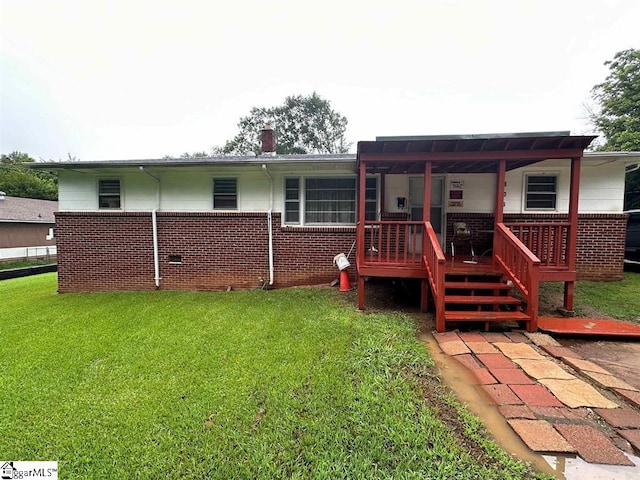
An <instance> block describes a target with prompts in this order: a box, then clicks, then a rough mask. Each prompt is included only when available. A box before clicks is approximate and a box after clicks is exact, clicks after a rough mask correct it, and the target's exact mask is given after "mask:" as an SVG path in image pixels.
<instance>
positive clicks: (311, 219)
mask: <svg viewBox="0 0 640 480" xmlns="http://www.w3.org/2000/svg"><path fill="white" fill-rule="evenodd" d="M365 217H366V218H367V219H368V220H375V219H377V217H378V180H377V178H375V177H369V178H367V180H366V192H365ZM284 223H285V224H287V225H353V224H355V223H356V177H307V178H297V177H295V178H285V179H284Z"/></svg>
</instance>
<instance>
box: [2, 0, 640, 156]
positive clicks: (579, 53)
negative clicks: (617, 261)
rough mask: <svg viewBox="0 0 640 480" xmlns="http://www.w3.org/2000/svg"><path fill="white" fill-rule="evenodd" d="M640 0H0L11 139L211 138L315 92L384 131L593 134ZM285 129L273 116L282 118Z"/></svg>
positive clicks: (108, 144) (361, 124)
mask: <svg viewBox="0 0 640 480" xmlns="http://www.w3.org/2000/svg"><path fill="white" fill-rule="evenodd" d="M639 18H640V2H639V1H638V0H609V1H607V0H550V1H549V0H535V1H530V0H518V1H515V0H449V1H445V0H418V1H412V0H394V1H393V2H390V1H388V0H386V1H378V0H368V1H360V0H351V1H348V0H323V1H322V2H306V1H302V0H281V1H279V0H270V1H249V0H231V1H223V2H213V1H204V0H200V1H192V0H176V1H167V0H151V1H146V0H126V1H121V0H109V1H106V0H105V1H102V0H92V1H87V0H82V1H73V0H0V153H10V152H13V151H16V150H17V151H21V152H25V153H28V154H29V155H30V156H32V157H33V158H36V159H42V160H60V159H63V160H64V159H67V158H68V156H69V155H71V156H72V157H75V158H77V159H80V160H101V159H138V158H160V157H162V156H165V155H174V156H179V155H180V154H182V153H184V152H195V151H203V150H204V151H207V152H209V151H210V150H211V148H212V147H213V146H215V145H223V144H224V143H225V141H226V140H228V139H231V138H232V137H233V136H234V135H235V134H236V133H237V131H238V128H237V124H238V120H239V119H240V117H242V116H245V115H247V114H248V113H249V111H250V110H251V108H252V107H272V106H276V105H280V104H282V103H283V101H284V99H285V97H287V96H290V95H310V94H311V93H312V92H314V91H315V92H317V93H318V94H319V95H320V96H321V97H322V98H324V99H326V100H328V101H329V102H331V106H332V108H333V109H334V110H336V111H338V112H340V113H341V114H342V115H344V116H346V117H347V119H348V122H349V123H348V126H347V138H348V140H349V141H350V142H353V145H352V147H351V151H353V152H355V149H356V144H357V141H359V140H374V139H375V137H376V136H390V135H438V134H469V133H507V132H534V131H552V130H569V131H571V133H573V134H578V135H580V134H589V133H592V132H593V128H592V127H591V126H590V125H589V121H588V118H587V108H586V107H585V105H591V107H593V102H592V100H591V93H590V92H591V89H592V87H593V86H594V85H596V84H598V83H600V82H602V81H603V80H604V79H605V77H606V76H607V73H608V69H607V67H606V66H605V65H604V62H605V61H607V60H610V59H612V58H613V56H614V54H615V53H616V52H618V51H620V50H624V49H628V48H640V28H638V19H639ZM276 128H277V126H276Z"/></svg>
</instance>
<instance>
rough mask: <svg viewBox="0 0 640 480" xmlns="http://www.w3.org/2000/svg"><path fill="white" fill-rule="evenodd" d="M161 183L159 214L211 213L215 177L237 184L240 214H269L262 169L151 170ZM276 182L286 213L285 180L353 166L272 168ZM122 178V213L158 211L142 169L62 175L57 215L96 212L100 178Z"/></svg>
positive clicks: (342, 172)
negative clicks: (284, 202)
mask: <svg viewBox="0 0 640 480" xmlns="http://www.w3.org/2000/svg"><path fill="white" fill-rule="evenodd" d="M147 171H148V172H149V173H150V174H152V175H153V176H154V177H156V178H158V179H159V180H160V210H161V211H181V212H210V211H213V178H214V177H227V178H228V177H235V178H237V179H238V211H244V212H266V211H267V210H268V209H269V179H268V178H267V176H266V174H265V172H264V171H263V169H262V166H261V165H260V164H256V165H251V166H242V167H184V168H180V167H175V168H166V167H164V168H159V167H148V168H147ZM268 172H269V174H270V175H271V177H272V178H273V189H274V190H273V194H274V205H273V210H274V211H276V212H279V211H282V203H283V184H284V183H283V182H284V181H283V179H284V178H285V177H287V176H352V177H355V173H354V170H353V164H345V165H334V164H328V165H318V164H315V165H292V164H286V165H269V166H268ZM100 178H119V179H120V180H121V200H122V210H123V211H130V212H135V211H149V210H153V209H154V208H156V181H155V180H154V179H153V178H151V177H150V176H149V175H147V174H146V173H145V172H143V171H141V170H140V169H138V168H134V167H132V168H120V169H87V170H83V171H82V172H76V171H72V170H62V171H60V174H59V177H58V180H59V210H60V211H94V210H98V179H100Z"/></svg>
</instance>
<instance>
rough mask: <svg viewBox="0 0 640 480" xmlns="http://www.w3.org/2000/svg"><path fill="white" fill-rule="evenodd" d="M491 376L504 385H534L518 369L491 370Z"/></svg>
mask: <svg viewBox="0 0 640 480" xmlns="http://www.w3.org/2000/svg"><path fill="white" fill-rule="evenodd" d="M490 371H491V374H492V375H493V376H494V377H495V378H496V380H498V381H499V382H500V383H504V384H506V385H533V384H534V383H536V382H535V381H533V380H532V379H531V378H529V377H527V376H526V375H525V374H524V372H523V371H522V370H520V369H519V368H491V369H490Z"/></svg>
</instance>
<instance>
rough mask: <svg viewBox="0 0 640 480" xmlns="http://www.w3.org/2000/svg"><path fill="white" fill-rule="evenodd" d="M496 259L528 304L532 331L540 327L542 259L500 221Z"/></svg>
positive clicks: (496, 242) (495, 241)
mask: <svg viewBox="0 0 640 480" xmlns="http://www.w3.org/2000/svg"><path fill="white" fill-rule="evenodd" d="M493 255H494V261H495V262H496V263H497V264H498V265H499V266H500V267H501V268H502V270H503V271H504V272H505V273H506V275H507V277H509V279H510V280H511V281H512V282H513V284H514V286H515V287H516V288H517V289H518V290H519V291H520V293H521V294H522V296H523V297H524V299H525V302H526V304H527V314H528V315H529V316H530V318H531V326H530V328H531V329H532V330H531V331H534V332H535V331H536V329H537V328H538V286H539V283H540V259H539V258H538V257H536V256H535V255H534V254H533V253H532V252H531V251H530V250H529V249H528V248H527V246H526V245H525V244H524V243H523V242H522V241H521V240H520V239H519V238H518V237H516V235H515V234H514V233H513V232H512V231H511V230H510V229H509V228H508V227H507V226H506V225H505V224H504V223H498V224H497V225H496V229H495V232H494V238H493Z"/></svg>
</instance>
